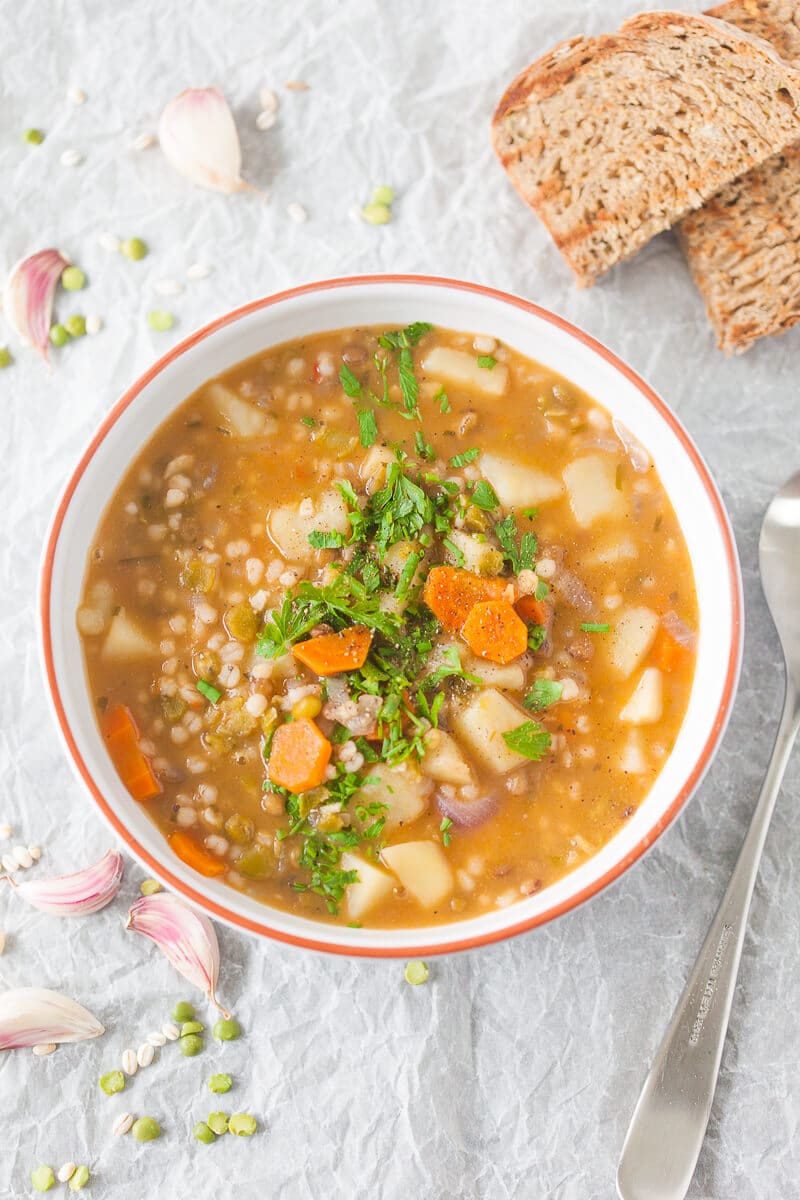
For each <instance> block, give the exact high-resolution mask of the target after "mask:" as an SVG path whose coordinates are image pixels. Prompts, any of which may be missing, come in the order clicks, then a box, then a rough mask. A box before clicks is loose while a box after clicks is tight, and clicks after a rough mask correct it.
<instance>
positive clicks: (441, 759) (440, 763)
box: [420, 729, 472, 787]
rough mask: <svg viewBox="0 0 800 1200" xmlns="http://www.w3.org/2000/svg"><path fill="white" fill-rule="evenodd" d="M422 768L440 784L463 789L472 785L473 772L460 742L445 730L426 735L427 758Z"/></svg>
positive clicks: (423, 760) (435, 730)
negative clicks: (450, 784) (448, 784)
mask: <svg viewBox="0 0 800 1200" xmlns="http://www.w3.org/2000/svg"><path fill="white" fill-rule="evenodd" d="M420 767H421V768H422V770H423V772H424V773H425V774H426V775H429V776H430V777H431V779H435V780H436V781H437V782H438V783H452V784H454V785H455V786H456V787H463V786H464V785H465V784H468V783H472V770H471V768H470V765H469V763H468V762H467V760H466V758H465V757H464V755H463V754H462V753H461V750H460V749H459V745H458V742H457V741H456V739H455V738H454V737H451V736H450V734H449V733H445V731H444V730H443V729H431V730H430V731H429V732H428V733H427V734H426V735H425V757H424V758H423V759H422V762H421V763H420Z"/></svg>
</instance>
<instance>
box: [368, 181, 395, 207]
mask: <svg viewBox="0 0 800 1200" xmlns="http://www.w3.org/2000/svg"><path fill="white" fill-rule="evenodd" d="M393 200H394V188H392V187H389V186H388V184H385V183H382V184H381V185H380V186H379V187H376V188H375V189H374V190H373V192H372V203H373V204H387V205H388V204H391V203H392V201H393Z"/></svg>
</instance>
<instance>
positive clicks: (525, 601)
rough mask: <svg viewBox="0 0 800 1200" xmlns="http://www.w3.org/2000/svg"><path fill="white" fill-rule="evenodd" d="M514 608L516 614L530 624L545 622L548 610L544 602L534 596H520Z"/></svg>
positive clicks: (544, 623) (548, 613)
mask: <svg viewBox="0 0 800 1200" xmlns="http://www.w3.org/2000/svg"><path fill="white" fill-rule="evenodd" d="M514 608H515V610H516V612H517V615H518V616H520V617H522V619H523V621H527V622H528V623H529V624H531V625H546V624H547V618H548V617H549V615H550V610H549V608H548V607H547V605H546V604H544V603H543V602H542V601H541V600H537V599H536V597H535V596H520V598H519V600H518V601H517V602H516V604H515V605H514Z"/></svg>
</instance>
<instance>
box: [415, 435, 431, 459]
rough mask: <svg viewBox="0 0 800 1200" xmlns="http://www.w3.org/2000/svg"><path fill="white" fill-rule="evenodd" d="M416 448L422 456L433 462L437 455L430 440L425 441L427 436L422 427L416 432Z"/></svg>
mask: <svg viewBox="0 0 800 1200" xmlns="http://www.w3.org/2000/svg"><path fill="white" fill-rule="evenodd" d="M414 448H415V450H416V452H417V454H418V455H419V456H420V458H425V459H427V460H428V462H433V460H434V458H435V457H436V455H435V454H434V452H433V446H432V445H431V444H430V442H426V441H425V436H424V434H423V432H422V430H421V429H418V430H417V431H416V433H415V434H414Z"/></svg>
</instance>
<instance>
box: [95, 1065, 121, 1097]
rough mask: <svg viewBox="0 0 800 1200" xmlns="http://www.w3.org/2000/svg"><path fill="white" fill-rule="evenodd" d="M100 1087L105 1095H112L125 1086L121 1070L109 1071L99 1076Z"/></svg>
mask: <svg viewBox="0 0 800 1200" xmlns="http://www.w3.org/2000/svg"><path fill="white" fill-rule="evenodd" d="M100 1087H101V1088H102V1089H103V1091H104V1092H105V1094H106V1095H107V1096H114V1095H116V1093H117V1092H121V1091H122V1089H123V1088H124V1087H125V1076H124V1075H123V1073H122V1071H109V1072H107V1074H105V1075H101V1076H100Z"/></svg>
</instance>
